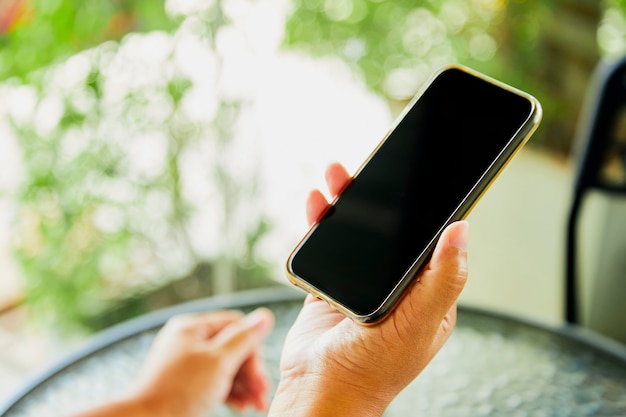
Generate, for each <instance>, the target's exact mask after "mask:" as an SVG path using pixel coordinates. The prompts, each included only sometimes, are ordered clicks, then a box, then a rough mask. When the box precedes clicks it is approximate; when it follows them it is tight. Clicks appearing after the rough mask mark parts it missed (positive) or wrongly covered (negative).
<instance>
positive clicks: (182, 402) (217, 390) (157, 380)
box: [76, 309, 273, 417]
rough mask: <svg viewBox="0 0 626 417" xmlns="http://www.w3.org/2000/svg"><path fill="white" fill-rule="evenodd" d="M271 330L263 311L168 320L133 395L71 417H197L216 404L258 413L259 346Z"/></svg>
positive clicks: (261, 384) (261, 404) (261, 405)
mask: <svg viewBox="0 0 626 417" xmlns="http://www.w3.org/2000/svg"><path fill="white" fill-rule="evenodd" d="M272 326H273V316H272V313H271V312H270V311H269V310H267V309H258V310H255V311H254V312H252V313H250V314H248V315H247V316H244V315H243V314H242V313H240V312H237V311H216V312H210V313H204V314H196V315H181V316H177V317H174V318H172V319H170V320H169V321H168V322H167V324H166V325H165V326H164V327H163V329H161V331H160V332H159V333H158V335H157V337H156V339H155V341H154V343H153V345H152V347H151V348H150V351H149V353H148V357H147V358H146V361H145V363H144V365H143V368H142V372H141V375H140V381H139V388H138V390H137V392H136V393H134V394H133V395H131V396H129V398H127V399H124V400H120V401H117V402H114V403H110V404H108V405H105V406H102V407H100V408H97V409H94V410H91V411H88V412H85V413H82V414H80V415H78V416H76V417H105V416H114V415H116V416H117V415H124V416H128V417H135V416H136V417H138V416H154V417H160V416H163V417H166V416H167V417H169V416H177V417H199V416H202V415H205V413H206V412H207V411H209V410H210V409H211V408H212V407H213V406H215V405H216V404H218V403H226V404H228V405H229V406H231V407H232V408H235V409H239V410H243V409H245V408H248V407H252V408H255V409H257V410H259V411H263V410H265V409H266V408H267V395H268V393H269V390H270V388H271V387H270V383H269V380H268V378H267V376H266V373H265V370H264V368H263V363H262V360H261V358H260V347H261V344H262V343H263V340H264V339H265V336H266V335H267V334H268V333H269V331H270V330H271V328H272Z"/></svg>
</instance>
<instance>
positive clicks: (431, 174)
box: [287, 65, 541, 323]
mask: <svg viewBox="0 0 626 417" xmlns="http://www.w3.org/2000/svg"><path fill="white" fill-rule="evenodd" d="M540 118H541V107H540V105H539V103H538V101H537V100H536V99H535V98H533V97H532V96H530V95H528V94H527V93H524V92H521V91H519V90H516V89H514V88H513V87H510V86H508V85H505V84H503V83H501V82H498V81H496V80H493V79H491V78H489V77H487V76H485V75H482V74H479V73H477V72H475V71H473V70H470V69H468V68H465V67H462V66H458V65H454V66H448V67H445V68H444V69H442V70H441V71H439V72H438V73H436V74H435V76H434V77H433V78H432V79H431V80H430V82H429V83H427V85H426V86H425V88H423V90H422V91H421V92H420V93H419V94H417V95H416V97H415V98H414V99H413V100H412V102H411V103H410V104H409V105H408V106H407V108H406V110H405V111H404V113H403V114H402V115H401V116H400V117H399V119H398V121H397V122H396V124H395V126H394V127H393V128H392V129H391V131H390V132H389V133H388V134H387V136H386V137H385V138H383V140H382V141H381V143H380V144H379V145H378V147H377V148H376V149H375V150H374V152H373V153H372V154H371V155H370V157H369V158H368V159H367V161H366V162H365V163H364V164H363V165H362V166H361V167H360V168H359V170H358V171H357V173H356V174H355V176H354V178H353V179H352V181H350V182H349V184H348V185H347V186H346V187H345V189H344V190H343V191H342V192H341V195H339V196H338V197H337V198H336V199H335V200H334V201H333V202H332V204H331V205H330V206H329V207H328V209H327V210H326V211H325V213H324V215H323V216H322V217H321V219H320V220H319V222H317V223H316V224H315V225H313V226H312V228H311V229H310V230H309V232H308V233H307V235H306V236H305V237H304V238H303V239H302V241H301V242H300V243H299V244H298V245H297V247H296V248H295V249H294V251H293V252H292V254H291V255H290V257H289V260H288V262H287V272H288V277H289V279H290V281H291V282H292V283H294V284H295V285H297V286H300V287H302V288H304V289H305V290H307V291H309V292H310V293H311V294H313V295H315V296H317V297H319V298H321V299H323V300H326V301H327V302H328V303H329V304H330V305H332V306H333V307H334V308H336V309H337V310H339V311H341V312H343V313H344V314H345V315H347V316H349V317H351V318H353V319H354V320H357V321H359V322H361V323H374V322H377V321H379V320H381V319H382V318H384V317H385V316H386V315H388V314H389V312H390V311H391V309H392V308H393V307H394V306H395V304H396V303H397V302H398V300H399V298H400V297H401V295H402V294H403V292H404V291H405V290H406V288H407V287H408V285H409V284H410V283H411V281H412V280H413V279H414V277H415V276H416V274H417V272H418V271H419V270H420V269H421V268H422V267H423V266H424V265H425V264H426V263H427V261H428V260H429V258H430V255H431V253H432V250H433V249H434V246H435V244H436V242H437V239H438V237H439V236H440V235H441V233H442V231H443V230H444V228H445V227H446V226H447V225H449V224H450V223H452V222H454V221H456V220H460V219H463V218H465V216H466V215H467V214H468V213H469V211H470V210H471V208H472V207H473V205H474V204H475V203H476V202H477V201H478V200H479V198H480V197H481V195H482V194H483V193H484V192H485V190H486V189H487V188H488V186H489V185H490V184H491V183H492V182H493V180H494V179H495V178H496V177H497V175H498V174H499V173H500V172H501V170H502V169H503V168H504V167H505V165H506V163H507V162H508V161H509V160H510V159H511V158H512V157H513V156H514V154H515V153H516V152H517V151H518V150H519V149H520V148H521V146H522V145H523V144H524V143H525V142H526V141H527V140H528V138H529V137H530V135H531V134H532V132H533V131H534V130H535V129H536V127H537V125H538V123H539V120H540Z"/></svg>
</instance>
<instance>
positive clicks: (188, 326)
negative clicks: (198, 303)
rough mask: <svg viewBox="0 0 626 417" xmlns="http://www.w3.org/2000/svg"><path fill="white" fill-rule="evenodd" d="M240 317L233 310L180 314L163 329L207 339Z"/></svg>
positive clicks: (241, 314)
mask: <svg viewBox="0 0 626 417" xmlns="http://www.w3.org/2000/svg"><path fill="white" fill-rule="evenodd" d="M242 317H243V313H241V312H239V311H235V310H219V311H210V312H206V313H197V314H180V315H177V316H174V317H172V318H170V319H169V320H168V321H167V323H166V325H165V327H166V328H167V329H168V331H175V332H182V333H196V334H197V335H198V336H199V337H200V338H201V339H209V338H211V337H213V336H214V335H215V334H216V333H218V332H219V331H221V330H222V329H223V328H224V327H225V326H227V325H228V324H230V323H232V322H234V321H236V320H240V319H241V318H242Z"/></svg>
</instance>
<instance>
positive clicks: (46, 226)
mask: <svg viewBox="0 0 626 417" xmlns="http://www.w3.org/2000/svg"><path fill="white" fill-rule="evenodd" d="M166 3H167V2H166ZM196 3H197V4H202V5H203V6H202V7H199V8H197V10H196V11H194V12H193V13H189V14H186V15H185V14H176V15H172V14H168V13H167V12H166V7H164V2H162V1H151V0H115V1H100V0H98V1H78V0H0V80H5V82H4V85H7V86H11V87H14V88H17V89H21V93H22V96H24V97H27V98H28V97H30V98H31V101H32V103H31V104H30V107H29V105H26V108H29V109H30V110H28V111H26V112H22V113H20V114H19V115H14V116H13V117H12V118H11V123H12V125H13V127H14V130H15V132H16V137H17V139H18V141H19V145H20V148H21V150H22V153H23V162H24V169H25V176H24V182H23V184H22V187H21V188H20V194H19V196H18V203H19V215H18V220H19V231H18V236H19V240H18V242H16V256H17V258H18V260H19V263H20V266H21V268H22V270H23V271H24V277H25V280H26V286H27V288H26V291H27V294H26V296H27V301H28V302H29V304H30V305H31V306H32V307H33V309H34V311H35V312H36V313H38V314H39V315H40V316H44V317H49V318H51V319H52V320H54V323H55V324H56V325H59V324H60V323H66V324H67V325H68V326H76V325H78V326H87V327H90V328H101V327H104V326H108V325H110V324H112V323H114V322H117V321H120V320H123V319H126V318H128V317H129V316H132V315H136V314H140V313H142V312H145V311H146V310H148V309H150V308H155V306H158V305H160V304H159V303H168V302H170V303H171V302H177V301H180V300H181V299H182V298H185V297H193V296H194V295H195V296H197V295H206V294H208V293H210V292H212V291H214V290H215V289H216V287H218V286H223V285H226V286H228V282H226V283H225V282H221V283H219V281H220V277H222V278H223V277H226V278H227V279H226V281H233V280H234V281H235V284H234V285H235V286H234V288H232V289H238V288H242V287H245V286H249V285H256V284H254V283H262V282H265V281H267V279H268V275H269V269H268V267H267V265H265V264H264V262H263V260H262V259H259V256H258V254H257V253H256V250H257V248H258V246H259V245H260V244H262V239H263V236H265V235H266V234H267V233H268V231H269V230H270V229H271V225H270V223H269V222H268V220H267V218H266V217H265V215H264V214H263V213H258V212H256V211H255V210H253V211H252V212H247V213H244V214H245V215H242V214H241V213H240V212H241V210H242V209H241V208H242V207H255V202H256V201H257V200H256V199H257V194H258V189H257V186H258V184H257V182H256V179H255V175H254V169H252V170H251V171H247V172H246V173H245V175H243V176H242V174H241V172H240V171H241V169H240V168H241V167H237V166H233V164H232V163H230V162H228V161H229V159H228V158H225V157H224V155H225V154H228V153H229V152H231V151H232V149H235V147H236V146H240V145H238V141H239V140H240V138H239V134H240V132H239V124H240V120H241V114H242V112H244V111H245V108H246V105H247V103H246V101H245V99H243V98H241V97H234V98H233V97H232V96H228V95H224V94H222V95H220V93H219V91H220V89H219V88H217V84H218V83H219V82H220V81H219V75H220V71H221V70H222V68H221V58H220V56H219V53H218V52H217V49H218V48H216V43H215V42H216V38H217V33H218V31H219V30H220V29H221V28H224V27H227V26H228V25H229V24H230V23H231V22H230V21H229V18H228V16H227V14H226V13H224V6H225V5H227V4H230V3H229V0H217V1H206V2H204V3H203V2H196ZM231 3H232V2H231ZM238 5H239V6H240V7H245V5H246V1H245V0H243V1H241V2H239V3H238ZM291 6H292V7H291V13H290V15H289V16H288V19H287V22H286V28H285V37H284V47H285V48H287V49H292V50H293V49H298V50H303V51H306V52H307V53H308V54H311V55H317V56H322V55H324V56H336V57H340V58H341V59H342V60H343V61H344V62H345V63H347V64H348V65H350V66H351V67H352V68H353V69H354V70H355V72H356V73H358V74H360V76H361V77H362V79H363V81H364V82H365V83H366V84H367V85H368V86H369V87H370V88H371V89H372V90H373V91H375V92H377V93H379V94H381V95H382V96H384V97H385V98H386V99H387V100H388V101H389V103H390V105H391V106H392V108H393V109H395V110H397V111H399V109H401V108H402V107H403V105H404V104H405V103H406V102H407V100H408V99H410V97H412V96H413V94H414V93H415V92H416V91H417V89H418V88H419V86H420V85H421V84H422V83H423V82H424V81H425V79H426V78H427V77H428V76H429V75H430V74H431V73H432V71H433V70H435V69H436V68H438V67H439V66H441V65H443V64H447V63H450V62H459V63H463V64H466V65H468V66H471V67H474V68H476V69H478V70H480V71H483V72H486V73H488V74H490V75H492V76H494V77H496V78H499V79H502V80H503V81H506V82H509V83H511V84H513V85H515V86H518V87H520V88H522V89H525V90H527V91H529V92H531V93H533V94H534V95H536V96H537V97H538V98H539V99H540V101H541V102H542V104H543V107H544V112H545V116H544V122H543V124H542V128H541V129H540V130H539V131H538V132H537V134H536V135H535V136H534V138H533V142H534V143H536V144H541V145H542V146H545V147H547V148H548V149H551V150H554V151H556V152H560V153H561V154H565V155H567V153H568V152H569V150H570V146H571V143H572V138H573V132H574V129H575V125H576V121H577V118H578V111H579V108H580V104H581V102H582V95H583V93H584V90H585V89H586V85H587V81H588V77H589V75H590V74H591V71H592V70H593V68H594V66H595V64H596V63H597V61H598V59H599V58H600V56H601V55H602V54H604V55H613V56H614V55H618V54H621V53H625V52H626V41H625V39H626V23H625V22H626V20H625V19H624V11H626V0H606V1H604V2H596V1H595V0H583V1H575V0H549V1H541V2H535V1H530V0H422V1H408V0H399V1H386V0H292V3H291ZM598 27H600V28H601V30H600V35H599V39H600V41H601V42H600V44H601V45H600V47H599V46H598V39H596V33H597V32H598ZM185 31H186V32H185ZM183 32H184V34H183ZM183 35H184V36H183ZM189 36H191V37H192V38H193V39H194V42H196V46H198V45H199V48H200V49H196V53H200V52H198V51H209V52H210V54H209V55H208V56H206V57H204V58H203V59H205V60H208V61H210V62H211V68H210V71H209V70H207V71H206V73H211V71H213V72H216V75H214V77H213V78H211V79H210V80H209V82H208V85H209V87H207V82H206V81H207V80H206V79H205V80H203V79H198V78H197V77H196V76H195V75H194V74H196V75H197V71H195V72H194V71H190V70H189V69H188V68H187V69H186V68H185V66H184V65H182V64H181V62H180V61H181V59H180V55H181V54H183V53H182V52H181V50H182V49H183V48H182V47H181V48H179V46H180V45H179V44H178V43H177V42H179V40H180V39H181V38H185V39H188V38H189ZM187 46H188V45H187ZM191 53H194V52H193V48H192V52H191ZM142 60H143V61H142ZM182 61H184V59H183V60H182ZM205 76H206V74H205V75H202V77H205ZM199 98H200V100H201V101H200V104H197V102H194V103H196V104H193V105H191V106H190V105H189V103H190V102H192V101H193V100H192V99H194V100H198V99H199ZM27 101H28V100H27ZM194 109H195V110H194ZM198 111H199V114H198ZM194 158H196V159H195V162H193V161H194ZM146 161H148V162H146ZM190 161H192V162H193V163H195V164H196V165H199V167H200V168H199V174H198V175H197V176H196V177H193V176H191V177H190V174H189V172H188V170H187V166H188V165H189V164H190V163H191V162H190ZM198 161H201V162H198ZM197 183H201V184H207V185H210V190H209V191H208V193H209V194H211V196H212V199H211V203H210V204H211V210H213V214H214V215H215V217H218V218H219V219H220V226H219V227H218V228H217V230H216V231H213V239H219V240H220V244H221V245H222V246H223V249H222V251H221V252H220V253H217V254H215V253H214V254H211V255H208V254H207V253H206V252H204V251H202V250H199V249H198V247H197V244H194V242H193V239H192V236H191V233H192V232H193V231H194V229H196V228H197V226H196V223H194V219H195V218H196V217H197V215H198V213H199V212H202V211H207V210H208V208H207V207H206V206H202V203H201V202H199V200H198V199H194V198H193V197H191V196H190V195H191V194H193V193H192V192H191V191H190V189H192V188H193V187H192V186H190V184H197ZM205 191H206V190H205ZM196 192H197V191H196ZM250 213H252V214H250ZM242 218H245V219H246V221H242ZM210 232H211V231H207V233H210ZM215 236H217V237H215ZM206 240H210V239H209V238H208V237H207V238H206ZM222 281H223V280H222ZM231 284H232V283H231ZM164 286H165V289H163V287H164ZM158 288H161V289H158ZM147 292H149V293H152V294H160V295H158V297H157V298H158V299H159V300H161V301H156V302H151V301H149V300H147V299H146V297H145V296H144V295H145V293H147ZM176 292H179V293H181V294H184V296H182V295H181V297H178V298H177V297H176V296H173V295H172V294H173V293H176ZM165 293H167V295H164V294H165ZM164 299H167V301H163V300H164Z"/></svg>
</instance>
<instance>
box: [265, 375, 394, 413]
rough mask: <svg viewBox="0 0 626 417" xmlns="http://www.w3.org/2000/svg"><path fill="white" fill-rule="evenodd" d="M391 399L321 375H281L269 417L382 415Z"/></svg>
mask: <svg viewBox="0 0 626 417" xmlns="http://www.w3.org/2000/svg"><path fill="white" fill-rule="evenodd" d="M389 402H390V400H386V399H382V398H378V395H375V394H374V393H372V392H369V391H367V390H364V389H363V388H362V387H360V386H356V385H354V384H350V383H347V384H346V383H345V382H342V381H339V380H337V379H335V378H326V379H324V378H322V377H319V376H317V375H303V376H297V377H284V376H283V377H281V380H280V383H279V385H278V387H277V389H276V394H275V395H274V399H273V400H272V404H271V406H270V410H269V413H268V417H279V416H285V415H289V416H297V417H307V416H311V417H313V416H315V417H326V416H329V417H330V416H332V417H336V416H337V415H340V416H342V417H351V416H355V417H357V416H358V417H380V416H382V414H383V413H384V411H385V409H386V408H387V406H388V405H389Z"/></svg>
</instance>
